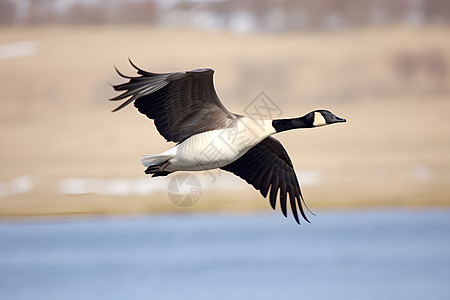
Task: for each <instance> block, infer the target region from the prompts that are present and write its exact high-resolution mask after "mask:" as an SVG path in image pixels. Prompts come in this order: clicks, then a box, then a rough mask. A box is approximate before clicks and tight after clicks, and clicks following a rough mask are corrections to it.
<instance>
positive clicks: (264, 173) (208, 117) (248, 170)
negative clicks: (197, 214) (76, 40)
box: [110, 60, 346, 224]
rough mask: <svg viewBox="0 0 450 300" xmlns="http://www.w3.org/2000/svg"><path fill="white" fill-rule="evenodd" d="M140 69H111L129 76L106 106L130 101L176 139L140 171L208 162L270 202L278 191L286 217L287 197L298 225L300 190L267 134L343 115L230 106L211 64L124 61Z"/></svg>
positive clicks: (192, 167) (194, 167)
mask: <svg viewBox="0 0 450 300" xmlns="http://www.w3.org/2000/svg"><path fill="white" fill-rule="evenodd" d="M130 63H131V65H132V66H133V67H134V68H135V69H136V70H137V74H139V75H140V76H136V77H131V76H126V75H123V74H122V73H121V72H119V70H117V68H116V71H117V73H118V74H119V75H120V76H121V77H123V78H126V79H129V81H128V82H125V83H122V84H118V85H113V88H114V90H116V91H124V92H123V93H122V94H120V95H118V96H117V97H114V98H112V99H110V100H112V101H117V100H123V99H127V98H128V99H127V100H125V101H124V102H123V103H122V104H121V105H119V106H118V107H117V108H116V109H114V110H113V112H115V111H118V110H120V109H122V108H123V107H125V106H126V105H128V104H130V103H132V102H134V106H135V107H136V108H137V109H138V110H139V112H140V113H142V114H144V115H146V116H147V117H148V118H150V119H153V120H154V123H155V126H156V128H157V130H158V131H159V133H160V134H161V135H162V136H163V137H164V138H165V139H166V140H167V141H168V142H175V143H176V145H175V146H174V147H172V148H171V149H169V150H167V151H165V152H163V153H161V154H156V155H143V156H142V164H143V165H144V166H145V167H146V168H147V169H146V170H145V173H146V174H152V177H155V176H166V175H168V174H170V173H173V172H175V171H203V170H209V169H213V168H221V169H222V170H225V171H228V172H231V173H233V174H235V175H237V176H239V177H241V178H242V179H244V180H245V181H246V182H247V183H249V184H251V185H252V186H253V187H254V188H255V189H256V190H259V191H260V193H261V194H262V195H263V196H264V197H267V195H268V194H269V190H270V194H269V199H270V205H271V206H272V208H273V209H275V204H276V202H277V195H279V199H280V200H279V202H280V207H281V211H282V212H283V215H284V216H285V217H287V208H286V206H287V200H288V196H289V203H290V206H291V211H292V214H293V216H294V218H295V220H296V222H297V223H298V224H300V221H299V217H298V213H297V209H299V210H300V213H301V215H302V216H303V218H304V219H305V220H306V221H307V222H309V220H308V218H307V217H306V215H305V212H304V209H303V206H302V202H303V203H304V200H303V196H302V194H301V191H300V186H299V183H298V180H297V176H296V174H295V171H294V168H293V165H292V162H291V160H290V158H289V155H288V153H287V152H286V150H285V149H284V148H283V146H282V145H281V143H280V142H279V141H278V140H276V139H274V138H273V137H271V135H273V134H275V133H278V132H282V131H286V130H291V129H296V128H312V127H319V126H324V125H328V124H333V123H340V122H345V121H346V120H345V119H342V118H339V117H337V116H335V115H334V114H332V113H331V112H329V111H327V110H315V111H312V112H310V113H308V114H306V115H304V116H302V117H298V118H292V119H276V120H255V119H252V118H250V117H246V116H242V115H238V114H234V113H232V112H229V111H228V110H227V109H226V108H225V107H224V106H223V104H222V103H221V102H220V100H219V98H218V96H217V94H216V91H215V89H214V84H213V73H214V70H212V69H197V70H192V71H186V72H176V73H163V74H162V73H161V74H157V73H150V72H146V71H144V70H142V69H140V68H138V67H137V66H136V65H134V64H133V63H132V62H131V60H130Z"/></svg>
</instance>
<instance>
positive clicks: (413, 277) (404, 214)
mask: <svg viewBox="0 0 450 300" xmlns="http://www.w3.org/2000/svg"><path fill="white" fill-rule="evenodd" d="M293 298H294V299H309V300H311V299H346V300H351V299H358V300H361V299H377V300H378V299H408V300H411V299H421V300H422V299H450V211H449V210H424V211H403V210H391V211H389V210H381V211H340V212H319V213H318V216H316V217H313V223H312V224H304V225H302V226H297V225H296V224H295V222H294V221H293V220H286V219H284V218H283V217H282V216H280V215H278V214H277V213H275V212H271V213H269V214H255V215H242V216H231V215H221V214H198V215H159V216H145V217H133V218H132V217H130V218H82V219H39V220H36V219H34V220H32V221H26V220H22V221H2V222H0V299H5V300H16V299H23V300H39V299H42V300H52V299H55V300H56V299H57V300H66V299H77V300H78V299H120V300H123V299H130V300H131V299H133V300H135V299H196V300H201V299H293Z"/></svg>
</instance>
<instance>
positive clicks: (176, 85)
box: [110, 60, 241, 143]
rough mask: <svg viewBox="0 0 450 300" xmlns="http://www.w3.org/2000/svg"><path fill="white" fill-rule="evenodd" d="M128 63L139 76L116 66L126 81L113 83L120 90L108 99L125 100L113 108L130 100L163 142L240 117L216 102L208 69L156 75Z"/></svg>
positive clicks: (210, 128) (216, 98) (211, 72)
mask: <svg viewBox="0 0 450 300" xmlns="http://www.w3.org/2000/svg"><path fill="white" fill-rule="evenodd" d="M130 63H131V65H132V66H133V67H134V68H135V69H136V70H137V74H138V75H140V76H135V77H133V76H127V75H124V74H122V73H121V72H119V70H117V68H116V71H117V73H118V74H119V75H120V76H121V77H123V78H126V79H129V81H128V82H125V83H122V84H118V85H114V86H113V88H114V89H115V90H116V91H123V93H122V94H120V95H118V96H116V97H114V98H112V99H110V100H112V101H119V100H125V101H124V102H123V103H122V104H120V105H119V106H118V107H117V108H115V109H114V110H113V111H118V110H120V109H122V108H124V107H125V106H127V105H128V104H130V103H132V102H134V106H135V107H136V108H137V109H138V111H139V112H140V113H142V114H144V115H146V116H147V117H148V118H150V119H152V120H154V122H155V125H156V128H157V129H158V131H159V133H160V134H161V135H162V136H163V137H164V138H165V139H166V140H167V141H173V142H176V143H178V142H182V141H184V140H185V139H187V138H188V137H190V136H192V135H194V134H197V133H200V132H205V131H209V130H214V129H220V128H227V127H230V126H232V124H233V123H234V122H235V121H236V119H237V118H239V117H241V116H239V115H236V114H233V113H231V112H229V111H228V110H227V109H226V108H225V107H224V106H223V104H222V103H221V102H220V100H219V98H218V96H217V94H216V91H215V89H214V83H213V74H214V71H213V70H212V69H201V70H193V71H188V72H178V73H161V74H158V73H150V72H147V71H144V70H142V69H140V68H139V67H137V66H136V65H135V64H134V63H133V62H131V60H130Z"/></svg>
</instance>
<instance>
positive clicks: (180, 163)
mask: <svg viewBox="0 0 450 300" xmlns="http://www.w3.org/2000/svg"><path fill="white" fill-rule="evenodd" d="M238 125H241V126H237V127H233V128H227V129H219V130H212V131H207V132H203V133H199V134H196V135H193V136H192V137H190V138H188V139H186V140H185V141H183V142H182V143H180V144H178V145H177V146H176V154H175V155H174V156H173V157H172V158H171V159H170V160H169V162H170V165H169V166H168V167H167V170H168V171H203V170H209V169H214V168H220V167H223V166H225V165H227V164H229V163H231V162H233V161H235V160H236V159H238V158H239V157H241V156H242V155H244V154H245V153H246V152H247V151H248V150H249V149H250V148H251V147H253V146H255V145H256V144H258V143H259V142H260V141H262V140H263V139H264V138H266V137H267V136H269V135H270V134H271V132H270V133H267V132H261V133H255V131H251V130H247V129H246V128H245V126H243V125H245V124H238Z"/></svg>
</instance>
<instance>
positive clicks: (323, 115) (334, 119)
mask: <svg viewBox="0 0 450 300" xmlns="http://www.w3.org/2000/svg"><path fill="white" fill-rule="evenodd" d="M304 117H305V118H306V120H307V124H309V125H310V127H320V126H325V125H330V124H334V123H343V122H346V121H347V120H345V119H343V118H340V117H338V116H336V115H335V114H333V113H332V112H331V111H328V110H324V109H319V110H315V111H312V112H310V113H308V114H306V115H305V116H304Z"/></svg>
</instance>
